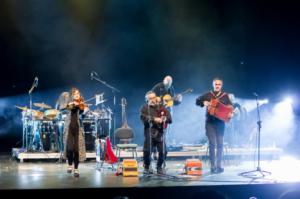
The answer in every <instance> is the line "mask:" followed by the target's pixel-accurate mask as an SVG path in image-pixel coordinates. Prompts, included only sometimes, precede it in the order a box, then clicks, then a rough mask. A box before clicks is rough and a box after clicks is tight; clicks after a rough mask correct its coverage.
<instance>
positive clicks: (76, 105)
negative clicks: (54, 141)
mask: <svg viewBox="0 0 300 199" xmlns="http://www.w3.org/2000/svg"><path fill="white" fill-rule="evenodd" d="M67 110H68V112H69V113H68V116H67V118H66V121H65V129H64V136H65V139H64V141H65V148H64V157H66V158H67V159H68V169H67V172H68V173H72V171H74V176H75V177H79V171H78V165H79V161H84V160H85V158H86V150H85V140H84V132H83V127H82V123H81V122H80V116H81V115H82V114H84V113H85V112H87V111H88V107H87V105H86V104H85V103H84V100H83V97H82V96H81V94H80V91H79V90H78V89H77V88H72V90H71V99H70V102H69V103H68V104H67ZM73 163H74V166H73Z"/></svg>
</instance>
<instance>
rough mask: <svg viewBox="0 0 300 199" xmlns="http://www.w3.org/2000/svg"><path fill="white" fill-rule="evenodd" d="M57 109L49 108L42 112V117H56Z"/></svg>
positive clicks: (51, 118)
mask: <svg viewBox="0 0 300 199" xmlns="http://www.w3.org/2000/svg"><path fill="white" fill-rule="evenodd" d="M58 114H59V111H58V110H56V109H49V110H46V111H45V112H44V117H45V119H46V120H54V119H55V118H57V116H58Z"/></svg>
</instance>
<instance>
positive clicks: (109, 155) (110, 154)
mask: <svg viewBox="0 0 300 199" xmlns="http://www.w3.org/2000/svg"><path fill="white" fill-rule="evenodd" d="M105 161H106V162H108V163H109V164H114V163H116V162H118V158H117V156H116V155H115V154H114V151H113V150H112V147H111V144H110V139H109V138H106V153H105Z"/></svg>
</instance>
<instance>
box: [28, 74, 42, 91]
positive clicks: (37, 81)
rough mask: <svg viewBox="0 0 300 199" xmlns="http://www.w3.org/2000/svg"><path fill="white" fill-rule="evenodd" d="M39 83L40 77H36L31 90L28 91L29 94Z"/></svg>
mask: <svg viewBox="0 0 300 199" xmlns="http://www.w3.org/2000/svg"><path fill="white" fill-rule="evenodd" d="M38 84H39V79H38V78H37V77H35V78H34V81H33V83H32V86H31V88H30V90H29V91H28V93H29V94H31V93H32V91H33V89H34V88H36V87H37V86H38Z"/></svg>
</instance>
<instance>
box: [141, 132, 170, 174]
mask: <svg viewBox="0 0 300 199" xmlns="http://www.w3.org/2000/svg"><path fill="white" fill-rule="evenodd" d="M144 137H145V139H144V149H143V150H144V166H145V167H146V168H147V167H149V166H150V164H151V153H152V152H153V149H154V148H156V149H157V151H158V160H157V167H158V168H159V167H162V164H163V163H164V160H165V153H166V145H165V142H164V139H163V137H162V136H160V137H156V138H153V137H152V136H151V134H150V131H149V129H146V130H145V132H144Z"/></svg>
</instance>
